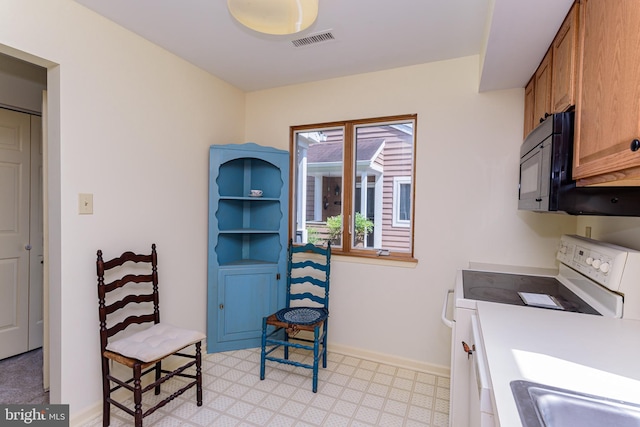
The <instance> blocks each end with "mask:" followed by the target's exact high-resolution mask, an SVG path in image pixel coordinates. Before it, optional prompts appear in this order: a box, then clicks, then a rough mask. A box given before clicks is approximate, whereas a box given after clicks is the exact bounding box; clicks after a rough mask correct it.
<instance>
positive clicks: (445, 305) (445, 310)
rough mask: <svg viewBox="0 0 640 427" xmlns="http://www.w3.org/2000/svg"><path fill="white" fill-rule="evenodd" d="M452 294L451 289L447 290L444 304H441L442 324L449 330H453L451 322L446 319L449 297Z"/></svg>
mask: <svg viewBox="0 0 640 427" xmlns="http://www.w3.org/2000/svg"><path fill="white" fill-rule="evenodd" d="M452 293H453V289H449V290H448V291H447V295H445V297H444V302H443V303H442V315H441V319H442V323H444V324H445V325H446V326H448V327H449V328H451V329H453V320H451V319H448V318H447V307H448V306H449V295H451V294H452Z"/></svg>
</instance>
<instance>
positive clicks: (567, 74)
mask: <svg viewBox="0 0 640 427" xmlns="http://www.w3.org/2000/svg"><path fill="white" fill-rule="evenodd" d="M578 7H579V3H574V5H573V7H572V8H571V10H569V13H568V14H567V17H566V18H565V20H564V22H563V23H562V26H561V27H560V30H558V34H557V35H556V38H555V39H554V40H553V67H552V70H553V75H552V79H551V80H552V82H553V84H552V88H551V103H552V109H553V112H554V113H560V112H563V111H566V110H567V109H568V108H569V107H571V106H572V105H575V103H576V102H575V86H576V79H577V71H578V67H577V62H578V22H579V21H578Z"/></svg>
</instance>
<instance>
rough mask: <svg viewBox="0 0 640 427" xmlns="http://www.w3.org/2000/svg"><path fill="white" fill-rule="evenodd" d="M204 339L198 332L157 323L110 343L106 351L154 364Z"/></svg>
mask: <svg viewBox="0 0 640 427" xmlns="http://www.w3.org/2000/svg"><path fill="white" fill-rule="evenodd" d="M205 337H206V336H205V335H204V334H203V333H202V332H199V331H193V330H190V329H183V328H178V327H176V326H173V325H170V324H166V323H158V324H156V325H153V326H152V327H150V328H148V329H145V330H144V331H140V332H136V333H135V334H133V335H130V336H128V337H125V338H122V339H119V340H115V341H113V342H110V343H109V345H107V347H106V350H108V351H111V352H114V353H118V354H121V355H122V356H125V357H128V358H132V359H137V360H140V361H141V362H154V361H156V360H160V359H162V358H163V357H166V356H168V355H170V354H172V353H175V352H176V351H177V350H180V349H183V348H185V347H187V346H189V345H191V344H195V343H196V342H199V341H202V340H203V339H204V338H205Z"/></svg>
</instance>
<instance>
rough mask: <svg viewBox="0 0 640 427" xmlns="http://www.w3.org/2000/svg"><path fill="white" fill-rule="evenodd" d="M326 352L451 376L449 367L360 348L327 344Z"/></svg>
mask: <svg viewBox="0 0 640 427" xmlns="http://www.w3.org/2000/svg"><path fill="white" fill-rule="evenodd" d="M327 351H328V352H330V353H339V354H342V355H345V356H353V357H357V358H360V359H366V360H370V361H372V362H378V363H385V364H387V365H393V366H397V367H399V368H407V369H413V370H416V371H421V372H427V373H430V374H435V375H439V376H441V377H447V378H448V377H450V376H451V368H450V367H449V366H442V365H435V364H432V363H425V362H420V361H417V360H413V359H406V358H403V357H398V356H394V355H391V354H386V353H377V352H374V351H369V350H363V349H361V348H355V347H349V346H346V345H341V344H331V343H328V344H327Z"/></svg>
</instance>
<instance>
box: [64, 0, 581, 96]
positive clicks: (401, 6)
mask: <svg viewBox="0 0 640 427" xmlns="http://www.w3.org/2000/svg"><path fill="white" fill-rule="evenodd" d="M75 1H76V2H77V3H80V4H82V5H84V6H86V7H88V8H90V9H92V10H94V11H95V12H97V13H98V14H100V15H103V16H105V17H106V18H108V19H110V20H112V21H114V22H116V23H118V24H120V25H121V26H123V27H125V28H128V29H129V30H131V31H133V32H135V33H137V34H139V35H141V36H142V37H144V38H146V39H148V40H150V41H151V42H153V43H155V44H157V45H159V46H162V47H163V48H165V49H167V50H168V51H170V52H173V53H174V54H176V55H177V56H180V57H182V58H184V59H185V60H187V61H189V62H190V63H192V64H194V65H196V66H198V67H200V68H202V69H204V70H206V71H208V72H209V73H211V74H213V75H215V76H217V77H219V78H221V79H222V80H224V81H226V82H228V83H230V84H232V85H234V86H236V87H238V88H240V89H242V90H244V91H255V90H261V89H268V88H273V87H279V86H285V85H290V84H297V83H305V82H310V81H316V80H324V79H329V78H335V77H341V76H346V75H352V74H359V73H366V72H372V71H380V70H385V69H391V68H397V67H403V66H409V65H415V64H422V63H427V62H433V61H440V60H446V59H452V58H458V57H463V56H469V55H476V54H480V55H481V57H482V58H483V60H482V61H481V62H482V70H481V71H480V70H479V73H481V74H480V90H481V91H486V90H497V89H508V88H515V87H524V86H525V84H526V83H527V81H528V79H529V77H530V76H531V74H532V73H533V72H534V71H535V69H536V67H537V66H538V63H539V62H540V60H541V58H542V57H543V56H544V53H545V51H546V49H547V47H548V46H549V45H550V43H551V41H552V39H553V37H554V35H555V33H556V31H557V30H558V28H559V27H560V24H561V23H562V20H563V19H564V16H565V15H566V13H567V11H568V10H569V7H570V6H571V4H572V2H573V0H536V1H531V0H319V3H320V10H319V14H318V19H317V20H316V22H315V23H314V24H313V25H312V26H311V27H310V28H309V29H307V30H305V31H303V32H301V33H298V34H295V35H292V36H270V35H265V34H259V33H256V32H254V31H252V30H249V29H247V28H245V27H243V26H242V25H240V24H239V23H238V22H236V21H235V20H234V19H233V18H232V16H231V15H230V14H229V12H228V10H227V7H226V1H224V0H75ZM262 1H266V0H262ZM325 32H330V33H331V34H332V35H333V37H334V39H333V40H330V41H324V42H321V43H315V44H311V45H305V46H302V47H294V45H293V43H292V41H293V40H295V39H299V38H302V37H309V36H312V35H315V34H319V33H325Z"/></svg>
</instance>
